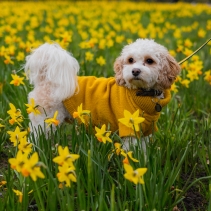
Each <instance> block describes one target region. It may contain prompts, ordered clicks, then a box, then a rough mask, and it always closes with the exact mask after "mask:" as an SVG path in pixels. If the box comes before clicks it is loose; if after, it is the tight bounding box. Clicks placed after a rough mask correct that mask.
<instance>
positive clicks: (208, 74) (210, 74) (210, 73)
mask: <svg viewBox="0 0 211 211" xmlns="http://www.w3.org/2000/svg"><path fill="white" fill-rule="evenodd" d="M204 75H205V76H204V80H205V81H207V82H208V83H209V84H210V85H211V70H208V71H206V72H205V73H204Z"/></svg>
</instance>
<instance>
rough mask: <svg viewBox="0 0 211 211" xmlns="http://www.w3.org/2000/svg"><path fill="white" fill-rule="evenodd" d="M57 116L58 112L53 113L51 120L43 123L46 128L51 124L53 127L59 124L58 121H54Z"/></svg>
mask: <svg viewBox="0 0 211 211" xmlns="http://www.w3.org/2000/svg"><path fill="white" fill-rule="evenodd" d="M57 115H58V111H55V113H54V116H53V118H48V119H46V120H45V123H47V124H48V127H49V126H51V125H52V124H54V125H55V126H57V125H58V124H59V120H57V119H56V118H57Z"/></svg>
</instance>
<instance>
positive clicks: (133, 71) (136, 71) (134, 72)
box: [132, 68, 141, 76]
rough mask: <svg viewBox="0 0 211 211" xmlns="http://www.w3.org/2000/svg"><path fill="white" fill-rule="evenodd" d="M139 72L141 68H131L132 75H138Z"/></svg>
mask: <svg viewBox="0 0 211 211" xmlns="http://www.w3.org/2000/svg"><path fill="white" fill-rule="evenodd" d="M140 73H141V70H140V69H139V68H133V69H132V74H133V76H138V75H139V74H140Z"/></svg>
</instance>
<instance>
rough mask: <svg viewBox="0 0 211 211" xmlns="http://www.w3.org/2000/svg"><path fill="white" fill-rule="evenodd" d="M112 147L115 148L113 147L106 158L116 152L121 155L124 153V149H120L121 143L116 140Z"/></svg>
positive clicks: (109, 157)
mask: <svg viewBox="0 0 211 211" xmlns="http://www.w3.org/2000/svg"><path fill="white" fill-rule="evenodd" d="M114 147H115V149H113V150H112V152H111V153H110V154H109V155H108V160H110V159H111V156H112V155H113V154H116V155H122V154H123V155H124V154H125V151H124V149H122V144H120V143H118V142H116V143H114Z"/></svg>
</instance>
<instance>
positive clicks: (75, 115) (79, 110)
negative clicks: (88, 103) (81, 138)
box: [73, 103, 90, 124]
mask: <svg viewBox="0 0 211 211" xmlns="http://www.w3.org/2000/svg"><path fill="white" fill-rule="evenodd" d="M89 114H90V111H89V110H83V109H82V103H81V105H80V106H78V108H77V111H76V112H74V113H73V118H79V119H80V120H81V122H83V123H84V124H85V123H86V120H85V116H87V115H89Z"/></svg>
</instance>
